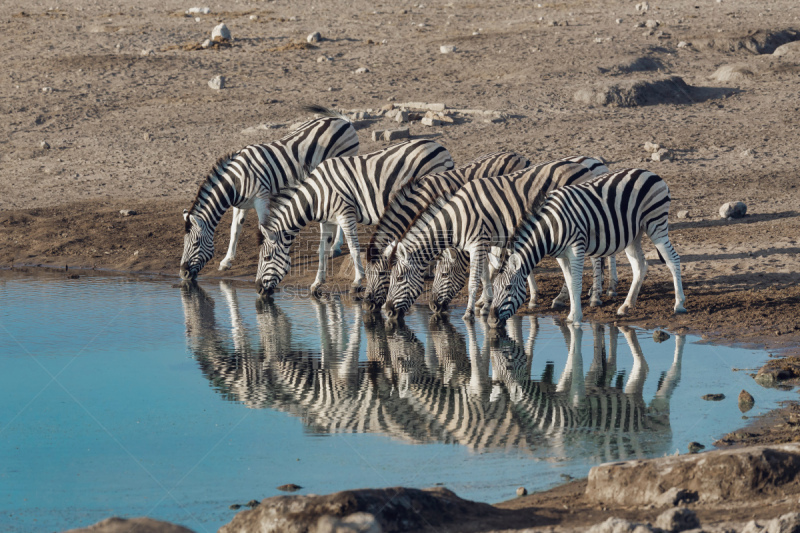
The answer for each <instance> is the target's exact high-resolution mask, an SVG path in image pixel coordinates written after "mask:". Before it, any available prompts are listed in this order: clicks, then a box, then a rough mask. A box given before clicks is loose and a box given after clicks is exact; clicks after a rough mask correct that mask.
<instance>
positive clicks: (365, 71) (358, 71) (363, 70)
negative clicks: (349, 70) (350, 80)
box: [353, 67, 369, 74]
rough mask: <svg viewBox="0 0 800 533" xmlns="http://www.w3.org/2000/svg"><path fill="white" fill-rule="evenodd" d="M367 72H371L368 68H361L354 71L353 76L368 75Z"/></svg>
mask: <svg viewBox="0 0 800 533" xmlns="http://www.w3.org/2000/svg"><path fill="white" fill-rule="evenodd" d="M367 72H369V69H368V68H367V67H359V68H357V69H355V70H354V71H353V74H366V73H367Z"/></svg>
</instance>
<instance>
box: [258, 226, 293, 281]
mask: <svg viewBox="0 0 800 533" xmlns="http://www.w3.org/2000/svg"><path fill="white" fill-rule="evenodd" d="M259 228H260V230H261V232H260V233H259V241H260V242H259V246H258V270H257V272H256V291H258V294H259V295H260V296H263V297H265V296H271V295H272V293H273V292H275V287H277V286H278V283H280V282H281V280H282V279H283V278H284V276H286V274H287V273H288V272H289V267H290V266H291V265H292V261H291V258H290V257H289V247H290V246H291V244H292V238H291V237H290V236H289V235H287V234H286V233H285V232H283V231H279V232H274V231H270V230H268V229H267V228H265V227H264V226H259Z"/></svg>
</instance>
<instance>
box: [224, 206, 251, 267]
mask: <svg viewBox="0 0 800 533" xmlns="http://www.w3.org/2000/svg"><path fill="white" fill-rule="evenodd" d="M246 214H247V209H239V208H238V207H234V208H233V220H232V221H231V241H230V242H229V243H228V253H227V254H225V257H223V258H222V261H220V262H219V269H220V270H228V269H229V268H230V267H231V264H233V258H234V257H236V245H237V244H239V236H240V235H241V234H242V225H243V224H244V217H245V215H246Z"/></svg>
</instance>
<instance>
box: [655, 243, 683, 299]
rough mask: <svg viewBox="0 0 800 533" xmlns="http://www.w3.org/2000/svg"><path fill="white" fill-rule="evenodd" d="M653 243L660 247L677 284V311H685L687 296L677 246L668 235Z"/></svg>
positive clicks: (659, 249)
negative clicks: (674, 245) (684, 292)
mask: <svg viewBox="0 0 800 533" xmlns="http://www.w3.org/2000/svg"><path fill="white" fill-rule="evenodd" d="M653 244H655V245H656V248H658V251H659V252H660V253H661V257H663V258H664V261H665V262H666V263H667V268H668V269H669V271H670V272H671V273H672V281H673V282H674V284H675V312H676V313H685V312H686V307H684V304H685V303H686V296H684V294H683V283H681V258H680V257H679V256H678V252H676V251H675V248H673V247H672V242H670V240H669V237H666V238H665V239H664V240H663V241H660V242H655V241H654V242H653Z"/></svg>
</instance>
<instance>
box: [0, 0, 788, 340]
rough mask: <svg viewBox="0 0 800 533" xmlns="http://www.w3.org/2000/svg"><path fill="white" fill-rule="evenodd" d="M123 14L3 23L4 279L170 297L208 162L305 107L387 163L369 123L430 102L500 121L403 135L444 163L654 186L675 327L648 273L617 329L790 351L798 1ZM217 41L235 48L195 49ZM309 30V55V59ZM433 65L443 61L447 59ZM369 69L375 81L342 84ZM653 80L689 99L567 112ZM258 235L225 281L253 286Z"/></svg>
mask: <svg viewBox="0 0 800 533" xmlns="http://www.w3.org/2000/svg"><path fill="white" fill-rule="evenodd" d="M118 4H119V5H118ZM118 4H114V5H111V4H108V3H97V2H94V3H89V2H84V1H82V0H62V1H60V2H59V3H58V4H57V7H56V5H55V4H54V3H52V2H51V3H43V2H37V1H35V0H21V1H19V2H6V3H3V4H2V5H0V24H2V28H3V32H2V38H0V39H2V44H3V50H4V58H3V59H4V65H3V69H2V73H0V113H2V114H3V116H5V117H6V118H5V119H4V120H3V121H2V122H0V180H1V182H2V185H3V188H2V194H0V267H9V266H12V265H16V266H17V267H19V266H22V265H46V266H56V267H59V268H64V267H65V266H67V265H69V266H72V267H75V266H83V267H96V268H106V269H115V270H123V271H148V272H163V273H165V274H167V275H174V276H175V277H176V279H177V271H178V263H179V260H180V255H181V252H182V238H183V232H182V228H183V220H182V218H181V211H182V209H183V208H185V207H189V204H190V203H191V200H192V199H193V198H194V195H195V193H196V190H197V186H198V184H199V183H200V182H201V181H202V179H203V178H204V177H205V176H206V175H207V173H208V171H209V170H210V169H211V166H212V165H213V163H214V161H215V160H216V159H217V158H218V157H219V156H221V155H223V154H226V153H228V152H231V151H234V150H238V149H240V148H242V147H243V146H245V145H247V144H253V143H259V142H268V141H270V140H273V139H276V138H278V137H280V136H282V135H284V134H286V133H288V132H289V126H290V125H292V124H294V123H296V122H298V121H300V120H302V119H305V118H308V117H307V116H305V115H303V113H302V112H300V111H299V110H298V109H299V106H300V105H302V104H305V103H319V104H321V105H326V106H331V107H336V108H339V109H341V110H344V111H348V112H355V111H365V110H373V111H372V113H371V114H370V118H366V119H363V120H359V121H358V122H357V124H356V125H357V129H358V132H359V137H360V139H361V151H362V153H366V152H369V151H372V150H376V149H380V148H382V147H384V146H386V145H387V144H388V143H386V142H383V141H378V142H376V141H372V140H371V135H370V134H371V131H373V130H375V129H380V130H382V129H389V128H393V127H397V124H396V123H395V122H394V121H393V120H391V119H389V118H386V117H382V116H378V115H377V113H376V112H377V111H378V110H379V109H380V108H381V107H382V106H384V105H386V104H389V103H392V102H395V103H400V102H429V103H444V104H445V105H446V106H447V107H448V108H449V109H471V110H487V111H494V112H496V113H495V114H490V115H486V116H484V115H476V114H464V113H454V114H453V115H452V116H453V117H454V119H455V121H454V123H446V124H444V125H442V126H436V127H426V126H423V125H421V124H420V123H419V122H412V123H411V124H410V125H409V127H410V132H411V135H412V137H429V138H433V139H435V140H437V141H438V142H440V143H442V144H443V145H445V146H446V147H447V148H448V149H449V150H450V152H451V153H452V154H453V157H454V159H455V160H456V163H457V164H461V163H466V162H468V161H469V160H471V159H473V158H474V157H477V156H479V155H481V154H485V153H488V152H491V151H496V150H499V149H504V150H515V151H518V152H520V153H522V154H524V155H526V156H527V157H529V158H530V159H531V160H533V161H546V160H550V159H555V158H558V157H563V156H567V155H575V154H587V155H596V156H601V157H603V158H604V159H605V160H606V161H608V164H609V166H610V167H611V168H625V167H644V168H647V169H649V170H652V171H654V172H656V173H658V174H659V175H661V176H662V177H663V178H664V179H665V180H666V181H667V182H668V184H669V185H670V189H671V192H672V210H671V212H672V214H671V238H672V240H673V243H674V244H675V248H676V249H677V251H678V253H679V254H680V255H681V260H682V269H683V276H684V288H685V292H686V296H687V303H686V306H687V309H688V310H689V314H687V315H684V316H679V317H676V316H673V315H672V314H671V309H672V302H673V293H672V285H671V281H670V279H669V277H668V272H667V270H666V267H664V266H661V265H658V264H657V261H655V260H653V261H650V263H651V266H652V268H651V269H650V270H649V272H648V278H647V279H646V281H645V285H644V288H643V290H642V294H641V297H640V303H639V306H638V307H637V308H636V309H635V310H634V311H633V312H632V314H631V315H630V316H629V317H628V318H626V319H625V320H624V322H622V323H627V324H635V325H639V326H645V327H656V326H660V327H665V328H667V329H669V330H671V331H685V332H691V333H699V334H701V335H703V336H704V337H705V338H707V339H709V340H710V341H715V342H725V343H733V344H747V345H752V346H759V347H765V348H767V349H768V350H770V351H772V352H774V353H780V354H797V353H800V316H799V314H798V303H800V286H798V281H800V268H798V266H800V261H799V260H798V256H797V252H798V251H799V250H800V245H798V238H800V236H799V235H798V229H799V227H800V212H799V211H798V208H797V205H798V199H800V187H798V183H799V182H800V180H798V176H797V169H798V164H797V146H798V145H799V144H800V128H799V127H798V121H797V117H798V116H800V49H799V48H797V47H795V48H794V49H793V52H792V51H790V53H787V54H784V55H781V56H775V55H773V54H772V52H773V50H774V49H775V47H776V45H778V44H781V43H782V42H783V41H785V40H787V39H790V38H794V39H797V38H800V34H798V33H797V30H800V3H798V2H796V0H773V1H762V2H750V1H748V0H722V1H721V2H717V1H714V0H691V1H690V0H674V1H671V2H669V3H666V2H665V3H661V2H657V1H654V2H651V3H650V6H649V10H648V11H647V13H639V12H637V10H636V8H635V5H636V4H635V3H634V2H621V1H619V0H591V1H589V0H567V1H560V2H542V3H541V4H538V3H536V2H515V1H512V2H506V1H503V2H497V1H492V0H488V1H485V2H476V3H469V2H462V1H452V2H450V1H444V0H437V1H431V2H425V3H424V5H423V4H422V3H419V2H417V3H412V2H365V1H362V0H354V1H351V2H346V3H342V2H334V1H331V0H320V1H317V2H313V3H312V2H290V1H289V0H275V1H250V2H247V1H241V2H240V1H237V2H224V3H223V2H217V3H209V4H202V5H208V6H209V7H210V8H211V12H210V13H209V14H207V15H202V14H200V15H191V16H189V15H187V14H186V13H185V12H186V10H187V9H189V8H190V7H194V6H195V5H198V6H200V5H201V4H193V3H191V2H186V1H184V2H178V1H175V0H161V1H158V2H156V1H154V0H141V1H139V2H136V3H133V2H120V3H118ZM539 6H541V7H539ZM648 21H653V22H649V25H650V26H656V24H657V26H656V27H653V28H648V27H646V26H645V24H647V23H648ZM219 22H225V23H226V25H227V26H228V27H229V28H230V30H231V32H232V35H233V38H234V41H233V44H232V46H230V47H222V48H218V49H208V50H191V48H193V47H194V45H197V44H199V43H201V42H202V41H203V40H205V39H207V38H208V37H210V32H211V29H212V28H213V27H214V26H215V25H216V24H218V23H219ZM313 31H319V32H320V33H321V35H322V37H323V40H322V41H320V42H318V43H316V44H314V45H308V44H307V43H306V36H307V35H308V34H310V33H311V32H313ZM781 32H783V33H781ZM682 42H683V43H684V44H685V45H682V46H679V44H680V43H682ZM686 43H688V44H686ZM441 45H454V46H455V47H456V50H455V52H453V53H448V54H442V53H440V46H441ZM643 65H644V67H642V66H643ZM653 65H655V68H656V70H637V69H639V68H652V67H653ZM725 65H736V66H738V70H737V71H736V72H737V73H738V74H737V75H736V76H734V77H733V79H728V80H726V79H724V78H723V79H722V81H721V80H720V79H715V78H712V77H711V75H712V74H714V73H715V72H716V71H717V69H719V68H720V67H721V66H725ZM360 67H366V68H367V69H368V72H366V73H363V74H355V73H354V71H355V70H356V69H358V68H360ZM216 75H223V76H225V77H226V80H227V83H226V86H225V88H224V89H222V90H220V91H215V90H212V89H211V88H209V86H208V85H207V82H208V81H209V80H210V79H211V78H212V77H214V76H216ZM667 76H679V77H680V78H682V80H683V81H684V82H685V83H686V84H688V87H686V88H682V89H680V90H675V91H673V92H672V93H670V92H669V91H668V92H667V93H664V92H663V91H662V92H658V91H656V90H651V91H650V92H649V93H648V92H647V91H645V93H644V96H643V99H642V100H641V101H640V103H641V104H644V105H635V106H631V107H620V106H615V105H602V104H600V103H598V101H596V100H594V101H593V102H594V103H591V104H587V103H585V102H584V101H580V99H576V98H575V95H576V93H579V92H581V91H583V93H582V94H584V95H585V94H589V93H591V92H592V91H594V92H597V91H600V92H601V93H602V91H603V88H604V87H608V86H614V85H616V86H618V87H622V88H623V89H624V88H625V87H626V86H627V85H626V84H630V83H633V82H634V81H641V82H653V81H657V80H661V79H663V78H665V77H667ZM673 86H675V87H677V85H674V84H673ZM618 92H619V91H618ZM613 93H614V91H613V90H612V91H611V92H610V94H613ZM492 119H494V120H492ZM260 125H264V126H262V127H260V128H259V127H258V126H260ZM43 142H45V143H46V145H43V144H42V143H43ZM645 142H654V143H659V144H660V145H662V146H664V147H666V148H668V149H670V150H671V151H672V152H673V157H672V160H670V161H652V160H651V159H650V154H649V153H648V152H647V151H645V150H644V148H643V145H644V143H645ZM728 201H743V202H745V203H746V204H747V207H748V215H747V216H746V217H745V218H743V219H739V220H724V219H721V218H720V216H719V214H718V209H719V207H720V206H721V205H722V204H723V203H725V202H728ZM121 209H132V210H135V211H136V212H137V214H136V215H135V216H129V217H124V216H122V215H120V213H119V211H120V210H121ZM680 211H687V213H686V215H687V216H686V217H685V218H680V219H679V218H678V216H677V214H678V212H680ZM252 218H253V217H252V215H251V220H249V221H248V223H247V224H246V228H245V234H244V237H243V238H242V241H241V243H240V248H239V250H240V252H239V254H238V257H237V261H236V264H235V266H234V268H233V269H232V270H231V271H230V272H229V273H226V275H230V276H234V277H241V278H244V279H252V278H253V275H254V273H255V265H256V260H257V250H256V245H255V226H254V224H253V220H252ZM229 224H230V215H227V216H226V217H225V218H224V219H223V222H222V224H221V226H220V231H218V233H217V238H216V247H217V254H216V256H215V258H214V259H213V260H212V264H209V265H208V266H206V268H205V270H204V271H203V272H202V275H203V276H208V277H213V276H218V275H220V273H219V272H218V271H217V270H216V265H217V264H218V261H219V260H220V259H221V258H222V256H223V255H224V250H225V249H226V248H227V242H228V228H229ZM315 231H316V230H315V229H314V228H309V229H308V231H306V232H305V233H304V234H303V239H302V240H301V243H300V246H298V247H297V248H298V249H297V250H295V251H294V254H295V256H296V257H295V258H294V265H295V267H296V269H295V271H294V272H293V273H292V275H291V276H290V277H289V278H288V279H287V280H286V281H285V284H298V285H300V286H303V287H304V286H307V284H308V283H309V281H310V280H311V279H312V278H313V271H314V270H315V269H316V252H315V251H314V250H315V244H314V241H315ZM364 234H365V235H368V230H366V229H365V232H364ZM363 240H365V239H363ZM651 249H652V248H651V247H649V248H648V247H646V251H648V250H651ZM341 264H342V259H338V260H336V261H334V262H333V264H332V265H331V274H332V276H333V277H332V278H331V285H330V287H329V289H335V288H336V287H337V286H338V285H337V284H341V285H342V286H346V285H347V279H346V278H345V277H341V276H340V277H337V274H338V273H339V271H340V268H341ZM620 264H621V266H620V278H621V286H620V288H621V291H620V294H621V296H619V297H618V298H617V301H616V302H610V303H609V304H608V305H606V306H604V307H602V308H598V309H589V308H588V307H585V308H584V311H585V315H586V319H587V320H603V321H612V320H615V316H614V310H615V308H616V306H617V305H619V303H620V302H621V301H622V299H623V298H624V294H625V292H624V291H626V290H627V284H628V283H629V281H630V269H629V268H627V267H626V261H625V260H624V258H622V257H621V258H620ZM542 266H543V268H542V273H541V275H540V277H539V279H540V286H541V288H542V297H543V301H549V299H551V298H552V297H553V296H554V295H555V293H556V290H557V288H558V286H560V283H561V281H560V273H559V271H558V270H557V268H556V265H555V262H553V261H551V260H547V261H545V262H544V263H543V265H542ZM541 312H550V311H549V310H547V309H542V310H541Z"/></svg>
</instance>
